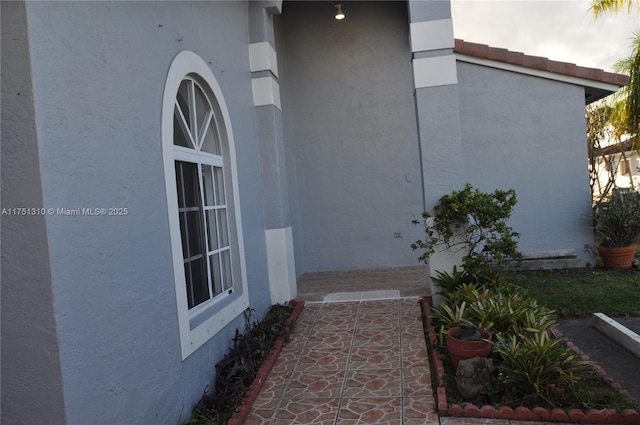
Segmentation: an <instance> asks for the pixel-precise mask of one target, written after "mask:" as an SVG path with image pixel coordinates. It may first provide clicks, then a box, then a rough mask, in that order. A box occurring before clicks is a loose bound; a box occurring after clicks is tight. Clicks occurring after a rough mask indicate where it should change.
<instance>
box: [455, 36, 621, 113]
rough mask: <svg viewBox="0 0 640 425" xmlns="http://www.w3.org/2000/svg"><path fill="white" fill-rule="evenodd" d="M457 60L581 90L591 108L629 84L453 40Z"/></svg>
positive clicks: (613, 76) (569, 66)
mask: <svg viewBox="0 0 640 425" xmlns="http://www.w3.org/2000/svg"><path fill="white" fill-rule="evenodd" d="M454 52H455V55H456V60H457V61H460V62H467V63H473V64H477V65H482V66H486V67H490V68H496V69H501V70H505V71H509V72H516V73H519V74H525V75H531V76H534V77H539V78H545V79H548V80H554V81H560V82H563V83H567V84H574V85H578V86H581V87H584V90H585V104H587V105H588V104H590V103H592V102H595V101H596V100H599V99H602V98H603V97H606V96H608V95H610V94H612V93H615V92H616V91H618V90H619V89H620V87H623V86H625V85H627V84H628V83H629V77H627V76H626V75H620V74H614V73H611V72H605V71H603V70H601V69H595V68H587V67H582V66H578V65H575V64H572V63H567V62H559V61H553V60H549V59H547V58H543V57H538V56H529V55H525V54H523V53H520V52H512V51H509V50H507V49H498V48H494V47H489V46H487V45H484V44H476V43H468V42H465V41H464V40H459V39H456V41H455V48H454Z"/></svg>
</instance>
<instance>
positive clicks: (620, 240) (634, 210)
mask: <svg viewBox="0 0 640 425" xmlns="http://www.w3.org/2000/svg"><path fill="white" fill-rule="evenodd" d="M593 218H594V227H595V231H596V233H598V235H600V236H601V237H602V239H603V242H602V245H603V246H607V247H626V246H630V245H634V244H636V243H638V242H640V193H639V192H636V191H635V190H631V189H628V188H617V189H614V190H613V191H612V193H611V199H609V200H607V201H601V202H598V203H597V204H596V206H595V208H594V210H593Z"/></svg>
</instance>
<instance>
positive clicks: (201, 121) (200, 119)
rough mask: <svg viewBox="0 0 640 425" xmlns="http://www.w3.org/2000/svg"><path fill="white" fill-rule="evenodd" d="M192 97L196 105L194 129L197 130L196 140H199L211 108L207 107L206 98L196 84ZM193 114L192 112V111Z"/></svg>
mask: <svg viewBox="0 0 640 425" xmlns="http://www.w3.org/2000/svg"><path fill="white" fill-rule="evenodd" d="M193 88H194V95H195V105H196V110H195V114H196V126H197V127H196V128H197V129H198V134H197V137H198V140H200V137H201V133H202V132H204V130H205V128H204V125H205V123H206V118H207V115H208V114H209V112H210V111H211V106H210V105H209V101H208V100H207V98H206V96H205V95H204V93H203V92H202V89H201V88H200V86H198V85H197V84H194V85H193ZM192 112H193V111H192Z"/></svg>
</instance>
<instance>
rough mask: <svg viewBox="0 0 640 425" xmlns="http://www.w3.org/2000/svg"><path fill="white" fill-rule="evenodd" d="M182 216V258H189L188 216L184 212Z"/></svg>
mask: <svg viewBox="0 0 640 425" xmlns="http://www.w3.org/2000/svg"><path fill="white" fill-rule="evenodd" d="M178 215H179V216H180V234H181V235H182V238H181V239H182V258H183V259H187V258H189V249H188V244H187V238H186V236H185V235H186V234H187V214H186V213H184V212H180V213H179V214H178Z"/></svg>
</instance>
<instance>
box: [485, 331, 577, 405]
mask: <svg viewBox="0 0 640 425" xmlns="http://www.w3.org/2000/svg"><path fill="white" fill-rule="evenodd" d="M494 353H496V354H497V355H498V356H499V357H500V361H499V362H498V364H497V369H498V372H499V373H498V379H499V382H500V384H501V385H503V386H504V387H505V388H509V390H510V394H509V398H510V402H511V403H512V404H521V403H526V402H528V401H533V402H534V403H536V404H537V403H545V404H547V405H551V406H553V405H554V399H556V398H558V397H561V396H563V395H564V394H565V393H566V392H567V391H569V392H571V391H573V389H574V387H573V384H574V383H575V382H577V381H578V380H579V379H580V374H581V371H582V368H583V366H584V365H586V364H588V362H587V361H585V360H582V359H579V358H577V356H576V354H575V352H574V351H573V350H571V349H570V348H568V347H566V346H564V345H563V343H562V340H560V339H553V338H551V337H550V335H549V334H548V333H547V332H531V333H529V334H528V335H523V334H517V335H511V336H510V337H508V338H507V337H504V336H501V335H498V336H497V343H496V344H495V345H494Z"/></svg>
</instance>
